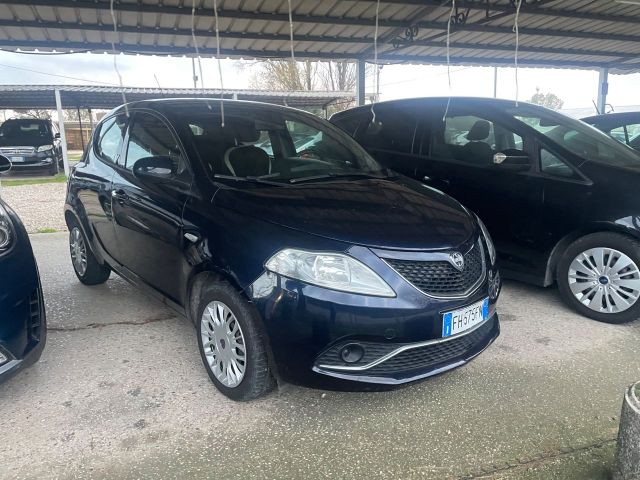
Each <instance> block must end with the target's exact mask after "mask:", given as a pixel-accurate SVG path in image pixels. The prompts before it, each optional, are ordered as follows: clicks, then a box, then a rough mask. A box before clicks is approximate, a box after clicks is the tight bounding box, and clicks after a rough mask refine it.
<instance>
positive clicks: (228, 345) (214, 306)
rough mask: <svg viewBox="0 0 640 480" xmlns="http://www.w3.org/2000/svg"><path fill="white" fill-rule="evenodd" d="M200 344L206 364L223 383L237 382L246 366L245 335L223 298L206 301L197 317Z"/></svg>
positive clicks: (236, 383)
mask: <svg viewBox="0 0 640 480" xmlns="http://www.w3.org/2000/svg"><path fill="white" fill-rule="evenodd" d="M200 335H201V336H202V348H203V349H204V354H205V357H206V359H207V363H208V365H209V368H210V369H211V371H212V372H213V374H214V375H215V376H216V378H217V379H218V380H219V381H220V383H222V384H223V385H224V386H226V387H229V388H234V387H237V386H238V385H240V382H242V379H243V378H244V372H245V370H246V367H247V351H246V347H245V342H244V335H243V334H242V329H241V328H240V324H239V323H238V320H237V319H236V316H235V315H234V314H233V312H232V311H231V310H230V309H229V307H227V306H226V305H225V304H224V303H222V302H211V303H209V304H208V305H207V306H206V307H205V309H204V312H203V313H202V319H201V320H200Z"/></svg>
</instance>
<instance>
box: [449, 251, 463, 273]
mask: <svg viewBox="0 0 640 480" xmlns="http://www.w3.org/2000/svg"><path fill="white" fill-rule="evenodd" d="M449 262H450V263H451V265H453V266H454V267H456V268H457V269H458V270H460V271H462V270H464V257H463V256H462V254H461V253H459V252H453V253H450V254H449Z"/></svg>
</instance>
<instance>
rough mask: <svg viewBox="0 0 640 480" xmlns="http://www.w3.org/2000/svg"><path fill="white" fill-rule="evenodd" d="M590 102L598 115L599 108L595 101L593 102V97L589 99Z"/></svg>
mask: <svg viewBox="0 0 640 480" xmlns="http://www.w3.org/2000/svg"><path fill="white" fill-rule="evenodd" d="M591 103H593V108H595V109H596V113H597V114H598V115H601V112H600V109H599V108H598V105H597V104H596V102H594V100H593V98H592V99H591Z"/></svg>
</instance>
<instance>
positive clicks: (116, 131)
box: [94, 115, 126, 163]
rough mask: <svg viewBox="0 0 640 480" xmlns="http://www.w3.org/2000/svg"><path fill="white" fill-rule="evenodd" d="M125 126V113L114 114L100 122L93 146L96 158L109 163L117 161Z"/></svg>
mask: <svg viewBox="0 0 640 480" xmlns="http://www.w3.org/2000/svg"><path fill="white" fill-rule="evenodd" d="M125 127H126V116H125V115H116V116H115V117H111V118H109V119H107V120H105V121H104V122H103V123H102V125H101V126H100V131H99V134H98V136H97V139H96V143H95V146H94V150H95V154H96V155H97V156H98V158H100V159H101V160H104V161H107V162H111V163H116V162H118V160H119V155H120V147H121V145H122V137H123V135H124V130H125Z"/></svg>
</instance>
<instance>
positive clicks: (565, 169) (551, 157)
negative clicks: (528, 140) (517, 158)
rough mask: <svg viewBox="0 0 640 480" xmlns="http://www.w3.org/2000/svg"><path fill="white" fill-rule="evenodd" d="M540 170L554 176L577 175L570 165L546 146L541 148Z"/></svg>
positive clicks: (570, 176)
mask: <svg viewBox="0 0 640 480" xmlns="http://www.w3.org/2000/svg"><path fill="white" fill-rule="evenodd" d="M540 171H541V172H543V173H546V174H547V175H552V176H554V177H562V178H575V177H576V174H575V173H574V171H573V170H572V169H571V167H570V166H569V165H567V164H566V163H565V162H564V161H563V160H562V159H561V158H560V157H558V156H557V155H556V154H554V153H552V152H551V151H549V150H547V149H546V148H541V149H540Z"/></svg>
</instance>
